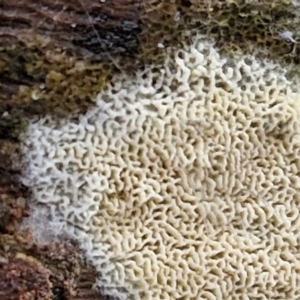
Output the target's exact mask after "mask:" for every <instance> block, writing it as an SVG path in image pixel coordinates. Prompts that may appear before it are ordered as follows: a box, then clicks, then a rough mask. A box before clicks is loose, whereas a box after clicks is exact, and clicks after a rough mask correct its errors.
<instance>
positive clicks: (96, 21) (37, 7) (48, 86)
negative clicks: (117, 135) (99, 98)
mask: <svg viewBox="0 0 300 300" xmlns="http://www.w3.org/2000/svg"><path fill="white" fill-rule="evenodd" d="M140 1H141V0H109V1H97V0H75V1H68V0H56V1H53V0H40V1H36V0H2V1H1V3H0V117H1V116H2V115H3V114H4V115H6V117H5V118H4V119H3V118H2V119H1V120H0V131H1V132H3V131H5V128H4V126H6V125H5V124H4V123H10V122H11V120H12V119H14V118H15V117H16V116H17V117H18V118H19V117H20V116H21V118H23V117H24V116H32V115H42V114H45V113H53V114H55V113H59V112H60V113H61V112H67V113H70V112H74V111H76V110H78V109H80V110H81V111H84V110H86V109H87V108H88V107H89V106H90V105H91V104H92V98H93V97H94V96H95V95H96V94H97V92H99V91H100V90H101V88H102V86H103V84H105V82H107V80H109V78H110V74H111V72H113V71H112V70H113V69H115V70H119V71H120V70H121V69H122V67H123V66H124V64H125V62H127V63H128V62H129V61H131V60H132V59H134V57H135V55H136V54H137V52H138V47H139V42H138V41H139V39H138V35H139V33H140V31H141V26H140V23H139V13H140V10H141V2H140ZM120 64H123V66H120ZM83 79H84V80H83ZM58 83H59V84H58ZM1 134H3V133H0V135H1Z"/></svg>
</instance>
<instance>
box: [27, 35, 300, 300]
mask: <svg viewBox="0 0 300 300" xmlns="http://www.w3.org/2000/svg"><path fill="white" fill-rule="evenodd" d="M212 45H213V44H212V43H210V42H207V41H204V40H202V39H201V37H198V39H197V40H196V41H195V42H194V43H193V44H192V45H191V46H186V47H185V48H183V49H181V50H178V51H176V52H175V54H174V55H170V56H169V57H168V59H166V62H165V65H163V66H161V67H160V68H158V67H157V66H153V68H149V69H148V70H146V71H144V72H138V73H137V76H136V77H135V78H121V79H120V78H118V80H117V81H114V82H112V83H111V85H109V87H108V88H107V90H105V91H104V92H102V93H100V94H99V96H98V99H97V105H96V107H95V108H93V109H92V110H90V111H89V112H88V113H87V114H86V115H85V116H81V118H80V120H79V121H78V122H76V121H70V120H65V121H64V122H63V124H62V125H61V126H57V125H56V124H55V122H54V121H51V118H45V119H41V120H39V121H36V122H32V124H31V125H30V127H29V129H28V134H27V136H26V138H25V139H24V149H23V150H24V154H25V160H24V163H25V167H26V168H25V170H26V172H25V174H24V178H23V179H24V180H23V181H24V183H26V184H28V185H29V186H30V187H31V188H32V191H33V199H32V203H31V205H32V206H33V207H34V206H35V205H36V204H37V203H44V204H45V205H46V206H47V207H48V208H49V210H50V211H51V217H52V219H53V220H54V221H55V220H57V221H60V222H64V224H65V230H67V231H68V233H69V234H72V235H73V236H74V237H75V238H76V239H78V240H79V241H80V242H81V245H82V247H83V248H84V249H85V250H86V253H87V257H88V258H89V259H90V260H91V262H92V263H93V264H94V266H95V267H96V268H97V269H98V271H100V272H101V278H99V279H98V280H97V285H98V287H99V288H100V289H101V290H102V291H104V293H105V294H106V295H111V296H116V297H118V298H119V299H143V300H147V299H149V300H150V299H160V300H163V299H171V300H174V299H188V300H193V299H194V300H199V299H218V300H219V299H268V300H269V299H298V298H299V297H300V291H299V282H300V264H299V259H298V258H299V254H298V253H299V251H298V250H299V233H300V229H299V228H300V224H299V223H300V218H299V208H300V193H299V188H300V179H299V170H300V143H299V141H300V118H299V95H300V93H299V90H298V91H297V90H295V87H293V83H292V82H291V81H289V80H287V79H286V77H285V74H284V72H283V71H282V72H281V71H280V69H281V68H280V66H277V65H276V64H274V63H272V62H269V61H259V60H258V59H257V58H255V57H254V56H250V55H249V56H247V57H243V58H239V59H238V58H237V59H236V60H231V59H229V58H226V57H221V56H220V55H219V54H218V52H217V51H216V50H215V49H214V47H213V46H212Z"/></svg>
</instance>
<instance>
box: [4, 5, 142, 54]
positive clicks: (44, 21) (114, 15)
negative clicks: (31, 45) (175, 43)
mask: <svg viewBox="0 0 300 300" xmlns="http://www.w3.org/2000/svg"><path fill="white" fill-rule="evenodd" d="M139 10H140V3H139V1H137V0H109V1H103V2H102V1H94V0H75V1H68V0H59V1H52V0H41V1H36V0H2V8H0V20H1V21H0V38H1V39H0V43H2V44H3V43H9V44H11V43H12V42H16V41H17V40H23V41H27V42H28V41H31V42H33V41H34V39H35V38H36V37H41V38H42V39H43V40H44V42H46V43H47V42H49V43H51V44H52V46H53V45H54V46H55V47H64V48H67V49H72V50H74V51H75V52H77V53H78V52H79V53H82V54H85V53H93V54H103V53H105V52H109V53H110V54H112V53H118V54H120V53H124V54H125V55H130V54H134V53H135V52H136V50H137V48H136V47H137V44H138V42H137V35H138V33H139V31H140V28H139Z"/></svg>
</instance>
